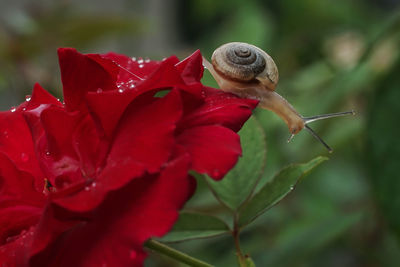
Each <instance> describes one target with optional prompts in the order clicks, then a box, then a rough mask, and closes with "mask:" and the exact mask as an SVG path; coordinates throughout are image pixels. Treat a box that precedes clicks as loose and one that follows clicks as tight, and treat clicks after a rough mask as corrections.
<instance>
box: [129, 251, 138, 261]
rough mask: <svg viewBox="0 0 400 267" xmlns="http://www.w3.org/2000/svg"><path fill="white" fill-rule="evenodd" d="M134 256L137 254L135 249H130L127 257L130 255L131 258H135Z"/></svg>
mask: <svg viewBox="0 0 400 267" xmlns="http://www.w3.org/2000/svg"><path fill="white" fill-rule="evenodd" d="M136 256H137V253H136V251H135V250H133V249H132V250H131V251H129V257H130V258H131V259H132V260H133V259H135V258H136Z"/></svg>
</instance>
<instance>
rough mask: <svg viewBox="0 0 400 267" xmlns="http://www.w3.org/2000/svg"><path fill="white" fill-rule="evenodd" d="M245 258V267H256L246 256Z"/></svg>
mask: <svg viewBox="0 0 400 267" xmlns="http://www.w3.org/2000/svg"><path fill="white" fill-rule="evenodd" d="M245 257H246V267H256V265H255V264H254V261H253V260H252V259H251V258H250V257H249V256H247V255H246V256H245Z"/></svg>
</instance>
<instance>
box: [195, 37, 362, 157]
mask: <svg viewBox="0 0 400 267" xmlns="http://www.w3.org/2000/svg"><path fill="white" fill-rule="evenodd" d="M211 62H212V63H210V62H209V61H207V59H205V58H203V65H204V66H205V67H206V68H207V69H208V70H209V71H210V73H211V75H212V76H213V77H214V79H215V80H216V82H217V83H218V86H219V87H220V89H221V90H223V91H225V92H229V93H233V94H235V95H237V96H239V97H242V98H251V99H257V100H259V101H260V102H259V107H261V108H264V109H268V110H271V111H273V112H274V113H276V114H277V115H278V116H279V117H280V118H282V119H283V121H284V122H285V123H286V124H287V125H288V127H289V131H290V133H291V137H290V138H289V140H291V138H293V136H294V135H295V134H297V133H298V132H300V131H301V130H302V129H304V128H306V129H307V130H308V131H309V132H310V133H311V134H312V135H313V136H314V137H315V138H317V139H318V140H319V141H320V142H321V143H322V144H323V145H324V146H325V147H326V148H327V149H328V150H329V151H332V149H331V148H330V147H329V146H328V145H327V144H326V143H325V142H324V141H323V140H322V139H321V138H320V137H319V136H318V135H317V134H316V133H315V132H314V131H313V130H312V129H311V128H310V127H309V126H308V125H307V124H308V123H310V122H312V121H316V120H321V119H326V118H331V117H337V116H343V115H348V114H353V115H354V112H353V111H346V112H340V113H333V114H326V115H318V116H313V117H302V116H301V115H300V114H299V113H298V112H297V111H296V110H295V108H294V107H293V106H292V105H291V104H290V103H289V102H288V101H287V100H286V99H285V98H283V97H282V96H280V95H279V94H278V93H277V92H275V87H276V85H277V83H278V80H279V74H278V68H277V66H276V64H275V62H274V60H273V59H272V58H271V57H270V56H269V55H268V54H267V53H266V52H264V51H263V50H261V49H260V48H258V47H256V46H254V45H251V44H247V43H239V42H233V43H227V44H224V45H222V46H220V47H219V48H217V49H216V50H215V51H214V53H213V55H212V57H211Z"/></svg>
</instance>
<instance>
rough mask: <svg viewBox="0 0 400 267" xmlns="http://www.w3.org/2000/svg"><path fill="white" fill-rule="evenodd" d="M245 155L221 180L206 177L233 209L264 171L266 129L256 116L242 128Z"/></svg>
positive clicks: (251, 190)
mask: <svg viewBox="0 0 400 267" xmlns="http://www.w3.org/2000/svg"><path fill="white" fill-rule="evenodd" d="M239 134H240V141H241V144H242V149H243V157H242V158H240V159H239V161H238V163H237V164H236V166H235V167H234V168H233V169H232V170H231V171H230V172H229V173H228V174H227V175H226V176H225V178H224V179H223V180H221V181H214V180H212V179H211V178H208V177H207V178H206V179H207V182H208V184H209V185H210V187H211V189H212V190H213V192H214V193H215V195H216V197H217V198H218V199H219V200H220V201H222V202H223V203H224V204H225V205H226V206H228V207H229V208H231V209H232V210H236V209H237V208H239V206H240V205H241V204H242V203H243V202H244V201H246V199H248V198H249V197H250V194H251V193H252V192H253V190H254V187H255V186H256V184H257V182H258V181H259V179H260V177H261V175H262V174H263V172H264V167H265V158H266V152H267V151H266V145H265V135H264V131H263V130H262V128H261V127H260V125H259V123H258V122H257V120H256V119H255V118H254V117H251V118H250V119H249V120H248V121H247V123H246V124H245V125H244V127H243V128H242V129H241V130H240V132H239Z"/></svg>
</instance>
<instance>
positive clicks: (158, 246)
mask: <svg viewBox="0 0 400 267" xmlns="http://www.w3.org/2000/svg"><path fill="white" fill-rule="evenodd" d="M144 246H145V247H146V248H148V249H151V250H153V251H156V252H158V253H160V254H163V255H166V256H168V257H170V258H172V259H174V260H176V261H179V262H182V263H185V264H187V265H189V266H193V267H212V265H210V264H208V263H206V262H203V261H200V260H198V259H195V258H193V257H191V256H189V255H187V254H185V253H182V252H180V251H178V250H176V249H173V248H171V247H169V246H167V245H165V244H163V243H161V242H158V241H156V240H154V239H149V240H147V241H146V243H144Z"/></svg>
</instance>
